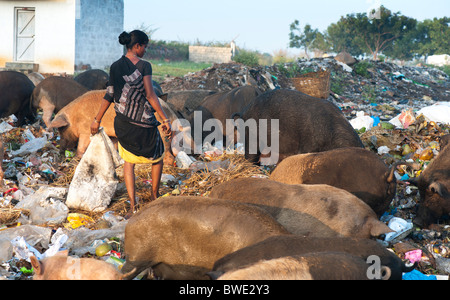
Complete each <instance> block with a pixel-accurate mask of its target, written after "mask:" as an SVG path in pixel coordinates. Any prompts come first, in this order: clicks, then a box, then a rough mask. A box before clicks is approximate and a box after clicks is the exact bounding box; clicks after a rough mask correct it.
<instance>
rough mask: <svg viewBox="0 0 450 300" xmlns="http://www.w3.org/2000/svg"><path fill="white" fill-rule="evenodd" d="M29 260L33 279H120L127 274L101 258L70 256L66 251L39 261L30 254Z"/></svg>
mask: <svg viewBox="0 0 450 300" xmlns="http://www.w3.org/2000/svg"><path fill="white" fill-rule="evenodd" d="M30 260H31V265H32V266H33V269H34V276H33V280H122V279H123V278H124V276H127V274H122V273H120V272H119V271H118V270H117V269H116V268H115V267H114V266H113V265H112V264H109V263H107V262H104V261H102V260H99V259H95V258H78V257H71V256H68V255H67V253H58V254H56V255H54V256H52V257H47V258H44V259H42V260H41V261H39V260H38V259H37V258H36V257H35V256H32V257H31V258H30Z"/></svg>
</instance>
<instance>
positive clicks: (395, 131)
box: [0, 58, 450, 280]
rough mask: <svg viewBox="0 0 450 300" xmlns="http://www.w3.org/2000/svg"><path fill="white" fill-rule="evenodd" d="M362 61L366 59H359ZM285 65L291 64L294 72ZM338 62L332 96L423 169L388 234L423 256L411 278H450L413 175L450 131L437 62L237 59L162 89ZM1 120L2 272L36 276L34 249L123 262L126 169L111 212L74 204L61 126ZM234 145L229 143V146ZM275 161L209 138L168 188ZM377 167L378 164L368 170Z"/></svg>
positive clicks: (391, 213)
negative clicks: (255, 63) (252, 157)
mask: <svg viewBox="0 0 450 300" xmlns="http://www.w3.org/2000/svg"><path fill="white" fill-rule="evenodd" d="M359 64H361V65H359ZM286 70H288V71H289V70H291V71H289V72H291V73H289V72H287V71H286ZM292 70H295V72H296V74H299V73H305V72H314V71H318V70H330V71H331V80H332V82H331V92H330V96H329V98H328V100H329V101H332V102H334V103H335V104H336V105H337V106H338V107H339V108H340V109H341V110H342V112H343V113H344V114H345V115H346V117H347V118H348V119H349V121H350V122H351V123H352V125H353V126H354V128H355V130H357V131H358V132H359V133H360V137H361V139H362V141H363V143H364V145H365V147H366V149H369V150H371V151H374V152H375V153H377V154H378V155H379V157H380V158H381V159H382V160H384V161H385V162H386V164H387V165H391V164H393V163H395V162H397V161H399V160H406V161H414V162H417V163H419V164H420V169H418V170H415V171H412V170H410V169H399V170H398V171H397V172H396V173H395V175H396V177H397V180H398V186H397V195H396V197H395V198H394V200H393V201H392V203H391V206H390V209H389V210H388V211H387V212H386V213H385V214H384V215H383V216H382V220H383V221H385V222H386V223H387V224H388V225H389V226H390V227H391V228H392V229H393V230H395V232H394V233H393V234H389V235H386V237H384V239H383V240H380V242H382V243H384V244H385V245H386V247H389V248H390V249H392V251H394V252H395V253H396V254H397V255H398V256H399V257H401V258H402V259H406V260H409V261H410V262H415V263H417V264H418V266H417V268H416V271H417V272H416V271H415V272H414V273H413V272H411V273H408V275H405V276H407V277H405V278H404V279H441V278H443V279H448V275H449V274H450V222H449V221H448V220H444V221H443V222H442V223H441V224H438V225H435V226H433V227H431V228H429V229H422V228H418V227H416V226H415V225H413V223H412V220H413V219H414V217H415V211H416V208H417V204H418V202H419V200H420V197H419V194H418V191H417V188H415V187H414V186H411V185H410V184H408V183H407V180H408V179H409V178H414V177H417V176H419V174H420V172H421V171H422V170H423V169H424V168H426V166H427V165H428V164H429V163H430V162H431V161H432V160H433V159H434V158H435V157H436V156H437V155H439V152H440V148H439V143H438V138H439V136H442V135H445V134H449V133H450V120H448V119H446V118H449V117H450V113H446V107H449V109H450V106H449V105H448V103H450V102H449V101H450V78H449V77H448V76H447V75H446V74H445V73H443V72H441V71H439V70H437V69H433V68H429V67H420V66H416V67H401V66H397V65H395V64H391V63H384V62H370V64H368V63H367V62H359V63H355V64H352V65H351V66H349V65H347V64H345V63H342V62H339V61H337V60H335V59H334V58H323V59H312V60H299V61H296V62H294V63H290V64H284V65H274V66H271V67H247V66H244V65H241V64H237V63H229V64H215V65H213V66H212V67H210V68H207V69H205V70H202V71H200V72H196V73H191V74H188V75H186V76H184V77H182V78H169V79H167V80H166V81H165V82H163V83H161V84H160V85H161V87H162V89H163V91H164V92H170V91H175V90H190V89H205V90H217V91H226V90H231V89H233V88H235V87H237V86H241V85H244V84H252V85H256V86H258V87H259V88H260V89H261V90H263V91H268V90H271V89H275V88H290V89H293V88H294V87H293V85H292V82H291V80H290V78H289V76H292V74H294V73H293V71H292ZM2 121H3V122H0V132H1V133H2V135H3V140H4V145H5V155H4V160H3V169H4V173H5V174H4V179H3V186H2V187H0V192H1V194H0V196H1V197H0V279H9V280H26V279H30V278H31V275H32V271H31V264H30V263H29V261H28V257H29V256H30V255H35V256H37V257H38V258H43V257H46V256H51V255H54V254H55V253H56V252H58V251H59V250H61V249H69V250H70V254H71V255H76V256H79V257H95V258H98V259H103V260H105V261H107V262H109V263H112V264H114V265H115V266H117V268H119V269H120V267H121V265H122V264H123V262H124V259H123V256H122V250H123V238H124V228H125V225H126V223H127V221H126V220H125V219H124V218H123V216H124V215H125V213H126V212H127V211H128V208H129V202H128V196H127V193H126V188H125V184H124V180H123V168H122V167H119V168H117V170H116V172H117V176H118V178H119V184H118V185H117V189H116V193H115V195H114V196H113V197H112V201H111V204H110V205H109V206H108V208H107V209H106V210H105V211H102V212H92V211H83V210H79V209H71V208H68V207H67V206H66V204H65V199H66V197H67V192H68V188H69V185H70V183H71V181H72V178H73V175H74V173H75V169H76V167H77V165H78V164H79V160H78V159H76V158H75V157H74V155H73V153H72V152H71V151H68V150H65V149H60V148H59V136H58V133H57V132H56V131H55V132H53V133H48V132H46V131H45V130H44V129H43V127H44V125H43V122H42V120H38V122H36V123H35V124H33V125H27V126H23V127H14V122H15V121H14V119H13V118H10V119H5V120H2ZM227 150H228V149H227ZM271 170H272V168H269V167H265V168H261V167H258V166H254V165H253V164H250V163H248V162H247V161H245V159H244V158H243V155H242V152H241V151H238V149H237V150H236V151H235V152H234V153H229V151H226V150H225V149H223V148H222V147H221V145H209V144H208V145H204V147H203V154H202V155H197V156H195V157H194V156H188V155H184V156H181V155H179V156H177V158H176V165H175V166H165V167H164V170H163V176H162V180H161V183H162V185H161V190H160V192H161V194H162V195H163V197H164V196H168V195H195V196H205V195H207V194H208V192H209V190H210V188H211V187H212V186H214V185H216V184H218V183H221V182H224V181H227V180H231V179H234V178H238V177H262V178H267V177H268V176H269V175H270V172H271ZM367 176H370V170H367ZM151 183H152V180H151V175H150V168H149V166H148V165H137V166H136V188H137V190H136V191H137V196H138V198H139V200H138V204H139V205H145V203H146V202H148V201H150V200H149V199H150V195H151Z"/></svg>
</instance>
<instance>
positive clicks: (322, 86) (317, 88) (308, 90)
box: [291, 71, 331, 99]
mask: <svg viewBox="0 0 450 300" xmlns="http://www.w3.org/2000/svg"><path fill="white" fill-rule="evenodd" d="M330 74H331V73H330V71H319V72H311V73H307V74H305V75H301V76H299V77H296V78H291V80H292V83H293V84H294V87H295V89H296V90H297V91H300V92H302V93H305V94H307V95H310V96H313V97H316V98H322V99H326V98H328V96H329V95H330Z"/></svg>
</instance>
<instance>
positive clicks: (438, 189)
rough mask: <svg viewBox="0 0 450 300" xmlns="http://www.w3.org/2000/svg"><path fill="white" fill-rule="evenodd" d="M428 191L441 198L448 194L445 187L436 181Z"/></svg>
mask: <svg viewBox="0 0 450 300" xmlns="http://www.w3.org/2000/svg"><path fill="white" fill-rule="evenodd" d="M428 190H429V191H430V192H432V193H436V194H438V195H439V196H441V197H445V194H447V189H446V188H445V186H443V185H442V184H441V183H439V182H436V181H435V182H433V183H431V184H430V185H429V186H428Z"/></svg>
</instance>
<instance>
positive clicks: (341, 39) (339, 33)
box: [327, 6, 417, 60]
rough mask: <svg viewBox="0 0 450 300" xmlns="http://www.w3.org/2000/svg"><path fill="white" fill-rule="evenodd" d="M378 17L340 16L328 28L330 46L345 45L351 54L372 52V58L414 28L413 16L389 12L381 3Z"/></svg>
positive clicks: (415, 22) (375, 57)
mask: <svg viewBox="0 0 450 300" xmlns="http://www.w3.org/2000/svg"><path fill="white" fill-rule="evenodd" d="M378 16H379V17H378V18H371V17H369V16H367V14H366V13H356V14H354V13H353V14H348V15H347V16H345V17H341V19H340V20H339V21H338V23H337V24H332V25H330V26H329V27H328V29H327V37H328V39H329V40H330V44H332V45H333V48H334V49H336V48H344V49H345V50H347V51H348V52H349V53H351V54H352V55H360V54H361V53H365V54H371V55H372V56H373V59H374V60H376V59H377V58H378V54H379V53H381V52H383V51H384V50H386V49H387V48H388V47H390V46H392V44H393V42H394V41H395V40H398V39H399V38H401V37H403V36H404V35H406V34H407V33H408V32H410V31H411V30H414V29H415V27H416V24H417V21H416V20H415V19H412V18H409V17H406V16H402V15H401V13H400V12H397V13H392V12H391V11H390V10H389V9H387V8H385V7H384V6H381V7H380V11H379V15H378Z"/></svg>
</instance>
